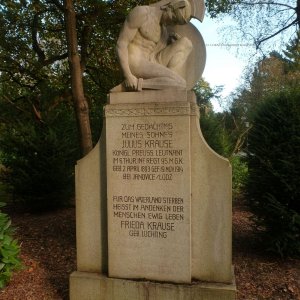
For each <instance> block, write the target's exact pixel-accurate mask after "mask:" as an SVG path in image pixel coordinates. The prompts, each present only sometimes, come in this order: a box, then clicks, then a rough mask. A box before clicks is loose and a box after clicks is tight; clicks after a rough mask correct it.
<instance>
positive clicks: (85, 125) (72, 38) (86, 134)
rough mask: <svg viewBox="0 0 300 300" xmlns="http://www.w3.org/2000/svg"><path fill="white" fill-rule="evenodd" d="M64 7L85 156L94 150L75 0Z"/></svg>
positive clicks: (76, 105) (73, 90)
mask: <svg viewBox="0 0 300 300" xmlns="http://www.w3.org/2000/svg"><path fill="white" fill-rule="evenodd" d="M64 8H65V23H66V36H67V45H68V55H69V67H70V72H71V85H72V95H73V102H74V108H75V114H76V119H77V127H78V132H79V139H80V149H81V153H82V155H83V156H84V155H86V154H88V153H89V152H90V151H91V150H92V148H93V143H92V134H91V127H90V119H89V106H88V102H87V101H86V98H85V96H84V91H83V83H82V70H81V66H80V57H79V53H78V43H77V32H76V14H75V11H74V6H73V0H64Z"/></svg>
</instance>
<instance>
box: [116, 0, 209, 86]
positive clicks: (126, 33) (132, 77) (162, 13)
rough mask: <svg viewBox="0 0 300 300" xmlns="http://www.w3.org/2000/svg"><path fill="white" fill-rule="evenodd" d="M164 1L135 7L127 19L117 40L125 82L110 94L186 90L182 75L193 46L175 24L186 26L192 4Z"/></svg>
mask: <svg viewBox="0 0 300 300" xmlns="http://www.w3.org/2000/svg"><path fill="white" fill-rule="evenodd" d="M165 2H166V1H161V2H158V3H155V4H154V5H152V6H137V7H135V8H134V9H133V10H132V11H131V12H130V13H129V15H128V16H127V18H126V21H125V23H124V25H123V28H122V30H121V33H120V35H119V38H118V41H117V55H118V58H119V62H120V65H121V69H122V71H123V75H124V78H125V81H124V82H123V84H121V85H120V86H117V87H115V88H114V89H113V90H112V92H116V91H124V90H125V91H136V90H142V89H165V88H179V89H185V88H187V82H186V78H185V76H184V74H185V73H186V70H185V69H186V65H187V59H188V58H189V56H190V54H191V52H192V51H193V49H194V45H193V44H194V43H193V41H192V40H190V39H189V38H188V37H187V36H186V34H185V30H184V32H183V33H184V34H183V35H182V34H178V30H176V27H175V25H180V26H178V27H182V26H181V25H185V24H187V23H189V21H190V19H191V16H192V14H193V11H194V12H195V9H194V7H195V5H194V3H192V5H191V3H190V2H189V1H188V0H173V1H171V2H167V3H165ZM202 2H203V1H201V3H202ZM202 4H203V3H202ZM203 11H204V5H203V9H202V12H203ZM202 17H203V16H202ZM202 17H200V18H202ZM189 25H191V24H189ZM191 26H192V25H191ZM203 44H204V43H203ZM202 48H203V47H202ZM204 52H205V48H204ZM192 67H194V66H192ZM201 72H202V71H201ZM192 73H193V72H192ZM197 79H199V78H197Z"/></svg>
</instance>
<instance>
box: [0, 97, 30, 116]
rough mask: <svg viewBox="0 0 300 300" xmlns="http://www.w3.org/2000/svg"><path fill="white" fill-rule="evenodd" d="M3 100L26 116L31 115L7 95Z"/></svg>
mask: <svg viewBox="0 0 300 300" xmlns="http://www.w3.org/2000/svg"><path fill="white" fill-rule="evenodd" d="M2 97H3V99H4V100H5V101H7V102H8V103H10V104H11V105H12V106H13V107H14V108H15V109H17V110H19V111H21V112H23V113H26V114H30V113H29V112H28V111H26V110H24V109H23V108H21V107H20V106H18V105H17V104H16V103H14V102H13V101H11V100H10V99H9V98H8V97H7V96H6V95H2Z"/></svg>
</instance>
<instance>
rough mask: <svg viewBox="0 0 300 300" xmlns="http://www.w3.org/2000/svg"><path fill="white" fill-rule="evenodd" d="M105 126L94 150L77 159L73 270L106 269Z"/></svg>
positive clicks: (102, 271)
mask: <svg viewBox="0 0 300 300" xmlns="http://www.w3.org/2000/svg"><path fill="white" fill-rule="evenodd" d="M105 139H106V137H105V129H104V130H103V134H102V137H101V139H100V141H99V142H98V144H97V145H96V146H95V147H94V149H93V150H92V151H91V152H90V153H89V154H88V155H87V156H85V157H84V158H82V159H81V160H79V161H78V162H77V165H76V167H75V177H76V182H75V185H76V248H77V270H78V271H86V272H100V273H105V272H107V213H106V211H107V202H106V198H107V196H106V174H105V169H106V153H105V152H106V148H105Z"/></svg>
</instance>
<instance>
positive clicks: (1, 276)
mask: <svg viewBox="0 0 300 300" xmlns="http://www.w3.org/2000/svg"><path fill="white" fill-rule="evenodd" d="M4 205H5V204H4V203H2V202H0V208H1V207H3V206H4ZM13 232H14V230H13V228H12V226H11V220H10V218H9V217H8V215H7V214H5V213H3V212H1V211H0V289H2V288H3V287H4V286H5V285H6V284H7V283H8V282H9V280H10V278H11V276H12V273H13V271H15V270H17V269H19V268H20V267H21V260H20V258H19V254H20V246H19V244H18V241H17V240H15V239H13V237H12V235H13Z"/></svg>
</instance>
